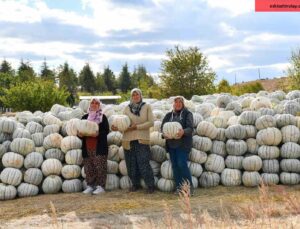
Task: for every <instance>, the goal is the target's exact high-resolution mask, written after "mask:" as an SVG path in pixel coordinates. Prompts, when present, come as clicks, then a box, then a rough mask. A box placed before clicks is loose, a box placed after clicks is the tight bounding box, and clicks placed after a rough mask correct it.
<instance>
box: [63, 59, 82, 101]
mask: <svg viewBox="0 0 300 229" xmlns="http://www.w3.org/2000/svg"><path fill="white" fill-rule="evenodd" d="M58 79H59V88H60V89H63V88H66V90H67V91H68V92H69V97H68V99H67V102H68V104H69V105H70V106H73V105H74V103H75V97H76V92H77V84H78V83H77V82H78V80H77V77H76V73H75V71H74V70H73V69H72V68H70V67H69V64H68V63H67V62H65V63H64V65H61V66H60V67H59V71H58Z"/></svg>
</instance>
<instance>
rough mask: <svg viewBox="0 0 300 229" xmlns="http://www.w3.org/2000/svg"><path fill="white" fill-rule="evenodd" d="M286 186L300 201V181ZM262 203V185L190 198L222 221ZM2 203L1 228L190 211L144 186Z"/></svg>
mask: <svg viewBox="0 0 300 229" xmlns="http://www.w3.org/2000/svg"><path fill="white" fill-rule="evenodd" d="M282 188H284V190H285V191H286V192H287V193H292V194H293V195H296V196H298V197H299V199H300V186H299V185H298V186H292V187H286V186H285V187H282ZM277 189H278V187H272V188H270V195H274V198H273V199H274V201H275V204H276V205H278V206H280V205H281V203H282V197H281V196H280V193H278V192H277V191H276V190H277ZM258 201H259V190H258V189H257V188H246V187H223V186H218V187H215V188H210V189H197V190H196V191H195V195H194V196H193V197H192V198H191V199H190V203H191V210H192V214H193V215H194V216H195V217H197V216H198V215H199V216H200V215H201V214H203V213H205V214H207V215H209V217H212V218H214V219H217V220H218V219H220V218H222V217H223V216H224V212H226V215H227V217H229V218H231V219H234V220H240V219H241V220H243V214H241V212H240V211H241V209H245V207H247V206H249V205H250V204H252V203H255V202H258ZM0 206H1V207H0V228H85V229H87V228H155V227H156V226H155V225H157V224H156V223H157V222H160V224H161V225H162V226H161V227H164V225H165V224H164V221H165V220H166V218H168V217H170V216H169V215H171V216H172V217H174V218H175V219H178V217H179V218H180V217H184V215H185V214H184V213H185V210H186V206H185V207H183V202H182V200H180V199H179V197H178V196H175V195H174V194H170V193H162V192H159V191H156V192H155V194H152V195H149V194H145V193H144V191H142V190H141V191H139V192H136V193H128V192H127V191H124V190H119V191H112V192H106V193H104V194H102V195H97V196H95V195H84V194H81V193H75V194H64V193H60V194H56V195H39V196H36V197H31V198H19V199H15V200H11V201H1V202H0ZM289 217H292V220H293V222H295V223H296V225H299V227H298V228H300V216H299V215H291V216H287V218H280V219H279V220H283V221H282V222H284V220H286V219H288V218H289ZM153 223H154V224H153ZM174 228H177V227H176V226H175V227H174ZM279 228H281V227H279ZM282 228H288V227H282Z"/></svg>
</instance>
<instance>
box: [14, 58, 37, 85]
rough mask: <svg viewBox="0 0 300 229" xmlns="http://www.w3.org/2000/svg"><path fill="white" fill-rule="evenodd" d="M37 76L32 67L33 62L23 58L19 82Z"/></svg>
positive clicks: (19, 69) (18, 75)
mask: <svg viewBox="0 0 300 229" xmlns="http://www.w3.org/2000/svg"><path fill="white" fill-rule="evenodd" d="M35 77H36V74H35V72H34V70H33V68H32V67H31V64H30V63H29V62H26V63H24V62H23V60H21V63H20V67H19V68H18V72H17V80H18V81H19V82H24V81H33V80H35Z"/></svg>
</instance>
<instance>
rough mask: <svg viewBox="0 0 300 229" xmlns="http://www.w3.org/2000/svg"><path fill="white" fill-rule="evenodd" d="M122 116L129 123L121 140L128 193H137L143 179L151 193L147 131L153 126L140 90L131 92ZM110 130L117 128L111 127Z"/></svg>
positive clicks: (148, 109) (151, 115)
mask: <svg viewBox="0 0 300 229" xmlns="http://www.w3.org/2000/svg"><path fill="white" fill-rule="evenodd" d="M124 114H125V115H127V116H128V117H129V119H130V121H131V126H130V127H129V128H128V129H127V130H126V131H125V132H124V134H123V139H122V146H123V148H124V153H125V161H126V167H127V171H128V176H129V177H130V179H131V182H132V187H131V188H130V191H132V192H135V191H137V190H138V189H139V188H140V179H141V178H143V179H144V181H145V183H146V185H147V187H148V189H147V193H153V192H154V176H153V171H152V168H151V166H150V164H149V161H150V154H151V152H150V146H149V143H150V133H149V129H150V127H152V126H153V124H154V118H153V113H152V109H151V106H150V105H149V104H146V103H145V102H143V98H142V92H141V90H140V89H138V88H134V89H132V90H131V99H130V103H129V105H128V106H127V107H125V109H124ZM112 130H117V128H116V127H115V126H112Z"/></svg>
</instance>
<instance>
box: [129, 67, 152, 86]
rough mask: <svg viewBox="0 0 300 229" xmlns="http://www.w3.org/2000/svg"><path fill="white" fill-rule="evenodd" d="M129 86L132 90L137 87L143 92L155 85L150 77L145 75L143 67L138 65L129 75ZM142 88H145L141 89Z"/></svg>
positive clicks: (145, 71)
mask: <svg viewBox="0 0 300 229" xmlns="http://www.w3.org/2000/svg"><path fill="white" fill-rule="evenodd" d="M131 84H132V88H134V87H138V88H141V89H143V90H145V89H147V88H149V87H151V86H152V85H154V84H155V83H154V80H153V78H152V76H151V75H149V74H148V73H147V70H146V68H145V67H144V66H143V65H138V67H137V68H134V70H133V73H132V75H131ZM143 86H144V87H145V88H142V87H143Z"/></svg>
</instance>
